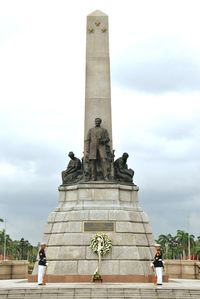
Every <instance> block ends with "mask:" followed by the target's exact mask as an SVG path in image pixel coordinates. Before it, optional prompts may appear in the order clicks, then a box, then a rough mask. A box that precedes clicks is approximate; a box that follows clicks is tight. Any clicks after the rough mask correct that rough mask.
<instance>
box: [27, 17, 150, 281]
mask: <svg viewBox="0 0 200 299" xmlns="http://www.w3.org/2000/svg"><path fill="white" fill-rule="evenodd" d="M101 123H102V124H103V126H101ZM84 132H85V134H84V159H83V161H82V162H81V161H80V159H78V158H76V157H75V155H74V153H73V152H70V153H69V157H70V159H71V160H70V162H69V164H68V167H67V169H66V170H65V171H63V172H62V180H63V182H62V185H61V186H60V187H59V203H58V207H57V208H56V209H55V210H54V211H53V212H52V213H51V214H50V215H49V218H48V223H47V225H46V227H45V231H44V235H43V240H42V241H43V242H46V244H47V246H48V247H47V252H46V255H47V260H48V264H49V265H48V278H47V281H49V282H86V281H91V280H92V276H93V275H94V273H97V274H98V271H100V274H101V276H102V278H103V281H105V282H106V281H107V282H108V281H110V282H136V281H141V282H147V281H151V279H152V274H153V273H152V270H151V268H150V262H151V261H152V259H153V251H154V238H153V235H152V231H151V227H150V224H149V220H148V217H147V215H146V214H145V213H144V212H143V210H142V209H141V207H140V206H139V202H138V190H139V188H138V186H136V185H135V184H134V183H133V176H134V171H133V170H132V169H130V168H128V165H127V159H128V154H127V153H123V155H122V156H121V157H120V158H118V159H116V160H115V161H114V155H113V146H112V121H111V95H110V62H109V46H108V17H107V16H106V15H105V14H104V13H102V12H100V11H95V12H93V13H92V14H90V15H89V16H88V20H87V45H86V92H85V128H84ZM97 233H98V235H99V234H100V236H102V234H107V236H108V237H109V238H110V240H111V241H112V249H111V250H110V251H109V253H108V254H107V255H105V256H103V255H102V256H101V254H100V253H101V250H102V248H104V247H105V244H104V240H103V239H101V237H98V248H97V253H98V255H97V254H96V253H94V252H93V251H92V250H91V246H90V245H91V239H92V238H93V237H94V235H95V234H97ZM36 273H37V265H36V266H35V268H34V271H33V275H32V276H30V278H29V281H34V280H36ZM93 278H94V276H93Z"/></svg>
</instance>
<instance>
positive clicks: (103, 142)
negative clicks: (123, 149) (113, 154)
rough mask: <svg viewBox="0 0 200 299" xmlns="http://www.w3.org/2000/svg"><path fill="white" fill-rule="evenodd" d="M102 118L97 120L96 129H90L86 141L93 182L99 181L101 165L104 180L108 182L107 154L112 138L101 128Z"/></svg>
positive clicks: (87, 158) (87, 157)
mask: <svg viewBox="0 0 200 299" xmlns="http://www.w3.org/2000/svg"><path fill="white" fill-rule="evenodd" d="M101 122H102V120H101V118H95V127H93V128H91V129H89V131H88V134H87V139H86V147H85V148H86V155H85V158H86V160H87V161H89V165H90V170H91V174H90V177H91V180H92V181H96V180H97V170H98V169H97V168H98V165H100V168H101V172H102V178H103V180H106V181H108V180H109V178H108V175H109V174H108V163H107V152H106V149H107V147H108V143H109V141H110V138H109V136H108V131H107V130H106V129H104V128H102V127H101Z"/></svg>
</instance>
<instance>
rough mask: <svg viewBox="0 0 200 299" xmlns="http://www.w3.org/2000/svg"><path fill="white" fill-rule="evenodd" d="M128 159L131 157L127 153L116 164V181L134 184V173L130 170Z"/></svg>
mask: <svg viewBox="0 0 200 299" xmlns="http://www.w3.org/2000/svg"><path fill="white" fill-rule="evenodd" d="M128 157H129V155H128V154H127V153H123V155H122V157H120V158H118V159H117V160H116V161H115V162H114V173H115V180H117V181H120V182H129V183H132V182H133V176H134V171H133V170H132V169H131V168H129V169H128V165H127V163H126V162H127V159H128Z"/></svg>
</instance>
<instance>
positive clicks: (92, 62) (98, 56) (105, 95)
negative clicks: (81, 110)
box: [84, 10, 112, 151]
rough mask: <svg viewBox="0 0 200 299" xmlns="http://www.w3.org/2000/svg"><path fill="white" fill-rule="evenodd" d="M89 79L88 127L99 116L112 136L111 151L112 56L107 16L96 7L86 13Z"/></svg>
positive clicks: (87, 99) (86, 94) (87, 87)
mask: <svg viewBox="0 0 200 299" xmlns="http://www.w3.org/2000/svg"><path fill="white" fill-rule="evenodd" d="M86 32H87V37H86V79H85V81H86V82H85V130H84V136H85V137H84V140H86V136H87V132H88V130H89V129H90V128H91V127H93V126H94V119H95V118H96V117H100V118H101V119H102V126H103V127H105V128H106V129H107V131H108V133H109V137H110V150H111V151H112V117H111V90H110V58H109V36H108V34H109V30H108V16H107V15H106V14H104V13H103V12H101V11H100V10H96V11H94V12H93V13H91V14H89V15H88V16H87V28H86Z"/></svg>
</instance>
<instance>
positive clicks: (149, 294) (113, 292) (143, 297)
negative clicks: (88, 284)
mask: <svg viewBox="0 0 200 299" xmlns="http://www.w3.org/2000/svg"><path fill="white" fill-rule="evenodd" d="M64 298H65V299H97V298H98V299H190V298H191V299H194V298H196V299H197V298H198V299H200V288H199V289H175V288H174V289H170V288H164V287H163V288H106V287H97V288H53V287H50V288H46V287H37V288H12V289H0V299H64Z"/></svg>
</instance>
